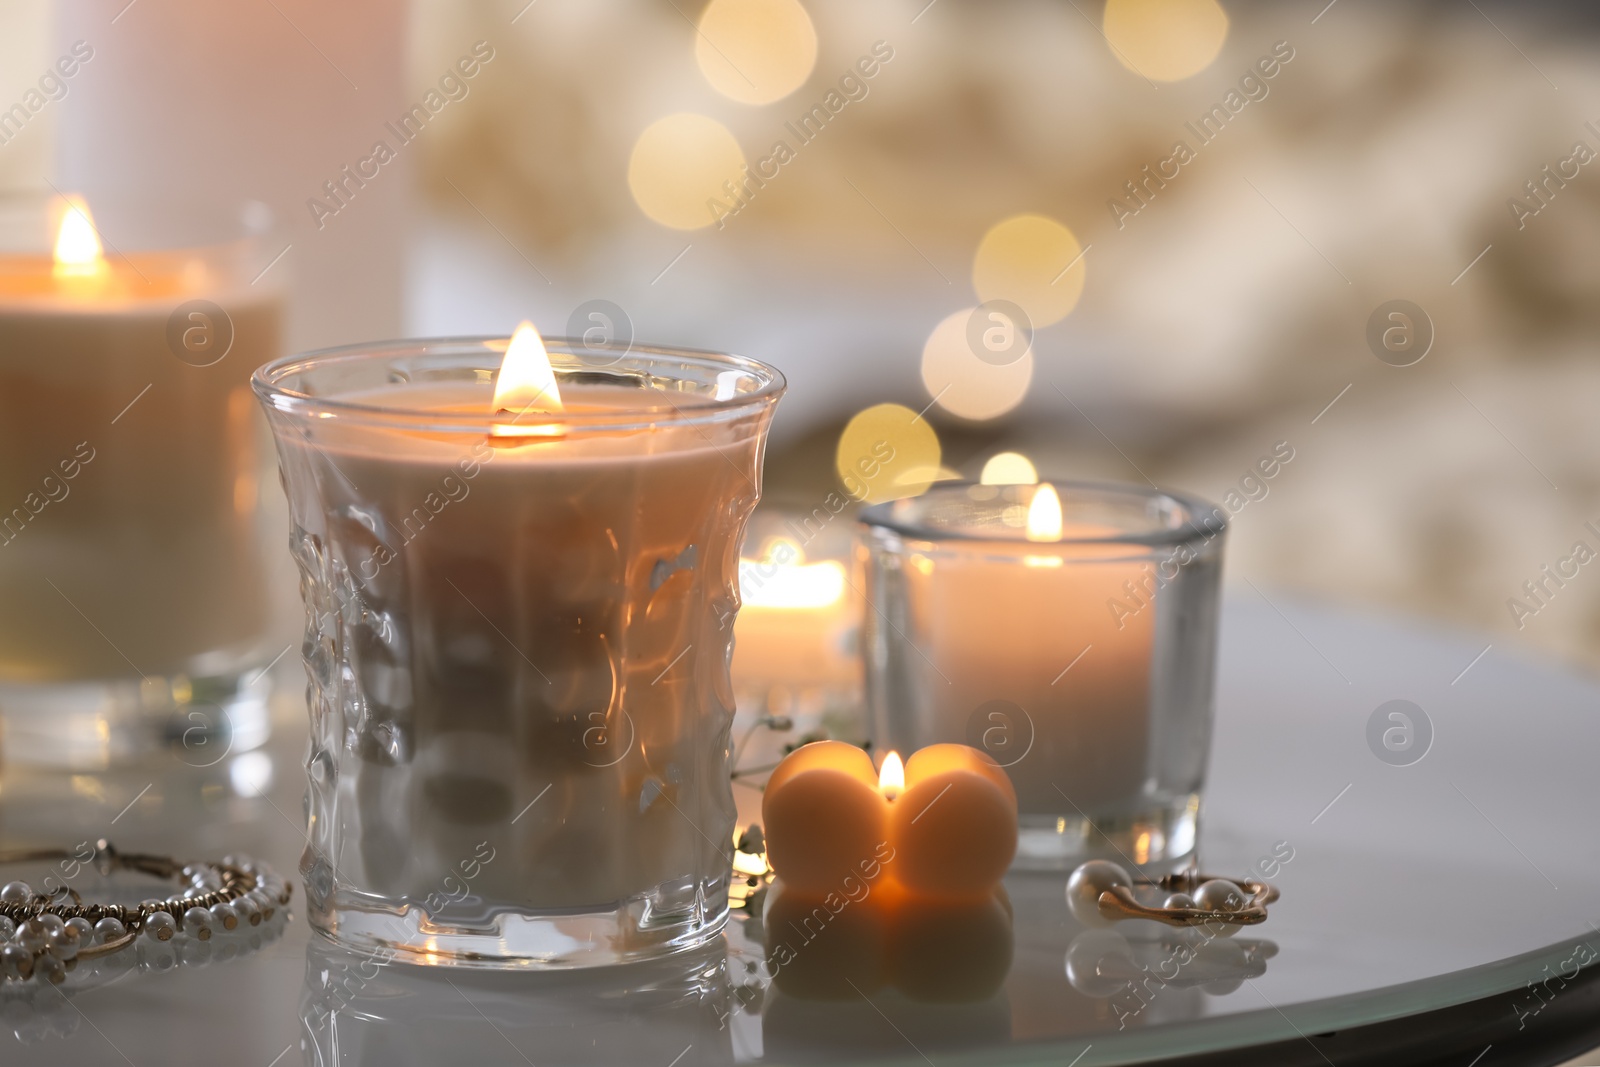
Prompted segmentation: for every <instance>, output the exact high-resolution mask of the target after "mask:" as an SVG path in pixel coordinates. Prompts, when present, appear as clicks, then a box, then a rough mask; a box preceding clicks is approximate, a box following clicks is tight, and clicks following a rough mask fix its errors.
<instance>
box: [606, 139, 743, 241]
mask: <svg viewBox="0 0 1600 1067" xmlns="http://www.w3.org/2000/svg"><path fill="white" fill-rule="evenodd" d="M743 167H744V152H742V151H741V150H740V148H739V142H738V140H737V139H735V138H734V136H733V134H732V133H731V132H730V131H729V130H728V128H727V127H726V126H724V125H723V124H722V123H720V122H718V121H717V120H716V119H713V118H708V117H706V116H705V115H696V114H694V113H693V112H688V111H683V112H679V113H677V114H674V115H668V116H666V117H665V118H662V119H657V120H656V121H655V122H652V123H651V124H650V125H649V126H647V127H645V130H644V132H643V133H641V134H640V135H639V139H638V140H637V141H635V142H634V145H633V155H632V156H631V157H630V158H629V159H628V188H629V189H630V190H631V191H632V193H633V199H634V201H635V202H636V203H637V204H638V205H639V210H641V211H643V212H644V213H645V214H646V215H648V216H650V218H651V219H653V220H654V221H656V222H659V223H661V225H663V226H671V227H672V228H673V229H675V230H697V229H699V228H700V227H702V226H709V225H711V224H712V223H713V222H715V221H716V220H717V215H716V213H715V212H714V211H712V210H711V209H710V208H709V207H707V201H710V200H712V199H716V200H719V201H722V202H727V200H728V198H729V194H728V191H727V189H726V188H724V185H723V183H724V182H732V183H733V184H734V187H735V188H738V184H739V182H740V181H741V180H742V179H743V177H744V175H743V173H742V168H743Z"/></svg>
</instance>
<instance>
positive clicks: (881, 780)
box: [878, 752, 906, 800]
mask: <svg viewBox="0 0 1600 1067" xmlns="http://www.w3.org/2000/svg"><path fill="white" fill-rule="evenodd" d="M878 789H879V791H880V792H882V793H883V797H884V799H885V800H893V799H895V798H896V797H898V796H899V795H900V794H901V793H904V792H905V791H906V765H905V764H904V763H902V762H900V753H898V752H890V753H889V754H888V755H887V756H885V757H883V769H882V770H880V771H879V772H878Z"/></svg>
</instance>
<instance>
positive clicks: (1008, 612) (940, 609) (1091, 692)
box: [905, 485, 1154, 813]
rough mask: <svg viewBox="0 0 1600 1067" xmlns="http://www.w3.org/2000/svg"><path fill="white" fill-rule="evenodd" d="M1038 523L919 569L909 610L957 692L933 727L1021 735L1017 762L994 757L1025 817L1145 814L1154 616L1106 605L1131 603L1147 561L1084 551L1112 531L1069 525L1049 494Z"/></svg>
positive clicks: (916, 561)
mask: <svg viewBox="0 0 1600 1067" xmlns="http://www.w3.org/2000/svg"><path fill="white" fill-rule="evenodd" d="M1052 504H1053V509H1052ZM1028 522H1029V528H1028V536H1029V540H1028V541H1025V542H1012V543H995V544H992V545H986V546H985V548H984V551H983V553H981V554H974V553H961V554H950V555H947V556H946V555H937V554H927V555H919V556H916V557H914V558H913V559H912V560H911V566H910V568H909V570H908V573H907V574H906V576H905V577H906V582H907V584H908V586H909V587H910V589H911V595H910V596H909V600H910V602H911V603H912V604H913V605H914V606H915V610H916V611H917V612H918V619H917V625H918V627H919V630H920V631H921V632H925V633H928V634H930V635H932V640H931V642H930V643H931V644H932V646H933V647H934V648H937V649H938V668H939V671H940V673H941V674H942V675H943V676H944V678H945V679H946V682H947V684H945V685H942V686H934V687H931V689H932V693H933V699H934V701H935V702H936V707H935V708H933V709H930V711H931V715H930V718H931V720H932V721H935V722H938V723H941V724H942V726H941V728H940V732H941V733H945V732H948V733H953V734H954V736H964V735H968V734H976V735H977V736H978V737H980V738H981V737H982V735H983V734H984V733H985V732H989V731H996V732H995V733H991V734H990V741H991V742H994V741H997V740H999V734H1000V733H1001V732H1004V733H1006V734H1007V735H1008V736H1006V738H1005V739H1004V743H1005V744H1009V745H1010V746H1011V748H1010V750H1009V751H1004V749H1003V747H1002V746H999V745H996V744H993V743H991V744H989V745H985V746H984V747H985V748H986V749H987V750H988V751H990V752H991V753H995V754H996V756H997V758H998V759H1000V761H1001V762H1002V763H1004V764H1005V765H1006V770H1007V773H1009V774H1010V776H1011V780H1012V782H1013V783H1014V784H1015V785H1016V789H1017V800H1018V805H1019V807H1020V809H1021V810H1022V811H1023V812H1024V813H1028V812H1057V811H1061V810H1063V809H1065V810H1068V811H1071V810H1073V805H1077V806H1078V807H1080V808H1081V809H1082V810H1084V811H1093V812H1098V813H1105V812H1114V811H1117V810H1118V809H1119V808H1128V809H1132V808H1133V806H1134V805H1135V804H1136V803H1137V801H1138V799H1139V796H1140V792H1141V790H1142V789H1143V788H1144V784H1145V779H1146V777H1147V767H1148V764H1149V760H1150V739H1149V734H1150V721H1149V720H1150V716H1149V703H1150V663H1151V659H1150V657H1151V647H1152V620H1153V616H1154V613H1153V612H1140V613H1131V614H1129V615H1128V616H1126V617H1121V618H1119V617H1117V616H1115V615H1113V614H1112V613H1111V612H1109V611H1107V609H1106V605H1107V603H1108V602H1112V601H1117V600H1119V599H1121V598H1125V597H1127V595H1128V586H1126V585H1125V583H1132V586H1131V587H1132V588H1134V589H1137V588H1139V583H1140V582H1141V581H1143V578H1144V568H1143V567H1142V566H1141V564H1142V562H1143V558H1142V556H1141V558H1140V560H1138V561H1133V560H1130V559H1128V549H1127V548H1126V547H1125V546H1119V545H1104V544H1093V543H1089V544H1084V543H1075V542H1081V541H1083V540H1084V539H1087V538H1092V537H1095V536H1104V535H1105V534H1108V533H1110V532H1111V531H1109V530H1105V529H1096V528H1093V527H1089V526H1083V525H1079V526H1074V527H1063V525H1062V522H1061V510H1060V503H1059V500H1058V498H1057V495H1056V492H1055V490H1054V489H1053V488H1051V487H1050V486H1049V485H1045V486H1042V487H1041V488H1040V490H1039V493H1038V494H1036V495H1035V497H1034V503H1033V505H1032V507H1031V508H1030V510H1029V515H1028ZM1063 542H1074V543H1063ZM1024 750H1025V751H1024ZM1002 752H1003V754H1001V753H1002Z"/></svg>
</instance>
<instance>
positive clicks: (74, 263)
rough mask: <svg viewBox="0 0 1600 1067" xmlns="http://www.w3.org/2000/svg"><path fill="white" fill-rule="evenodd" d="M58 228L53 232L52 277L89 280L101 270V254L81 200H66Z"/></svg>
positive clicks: (98, 241) (74, 198) (102, 254)
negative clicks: (53, 265) (54, 237)
mask: <svg viewBox="0 0 1600 1067" xmlns="http://www.w3.org/2000/svg"><path fill="white" fill-rule="evenodd" d="M66 200H67V210H66V213H65V214H63V215H62V216H61V228H60V229H59V230H58V231H56V251H55V274H56V276H57V277H76V278H83V277H92V276H94V275H96V274H99V273H100V272H101V271H103V270H105V267H106V257H105V250H104V249H103V248H102V247H101V246H100V235H99V234H97V233H96V232H95V229H94V222H93V221H92V220H91V219H90V217H89V205H88V204H85V203H84V202H83V197H81V196H69V197H67V198H66Z"/></svg>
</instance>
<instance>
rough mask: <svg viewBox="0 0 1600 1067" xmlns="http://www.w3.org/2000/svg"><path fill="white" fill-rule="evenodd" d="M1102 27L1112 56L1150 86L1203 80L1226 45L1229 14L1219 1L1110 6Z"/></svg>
mask: <svg viewBox="0 0 1600 1067" xmlns="http://www.w3.org/2000/svg"><path fill="white" fill-rule="evenodd" d="M1101 26H1102V28H1103V29H1104V30H1105V35H1106V40H1107V41H1108V42H1109V43H1110V45H1111V54H1112V55H1114V56H1116V57H1117V59H1118V61H1119V62H1121V63H1122V65H1123V66H1125V67H1127V68H1128V69H1129V70H1131V71H1133V72H1134V73H1135V74H1140V75H1143V76H1144V77H1146V78H1149V79H1151V80H1152V81H1162V82H1175V81H1182V80H1183V79H1184V78H1189V77H1192V76H1194V75H1196V74H1199V73H1200V72H1201V71H1202V70H1205V69H1206V68H1207V67H1209V66H1210V65H1211V61H1212V60H1214V59H1216V58H1217V53H1219V52H1221V51H1222V45H1223V43H1224V42H1225V41H1227V39H1228V13H1227V12H1226V11H1224V10H1222V5H1221V4H1219V3H1217V0H1106V10H1105V17H1104V19H1103V21H1102V23H1101Z"/></svg>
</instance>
